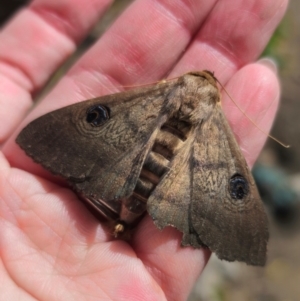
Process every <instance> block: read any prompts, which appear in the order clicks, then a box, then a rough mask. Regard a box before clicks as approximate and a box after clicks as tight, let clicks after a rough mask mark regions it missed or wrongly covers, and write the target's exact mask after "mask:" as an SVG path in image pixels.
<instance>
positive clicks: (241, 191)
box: [229, 174, 249, 200]
mask: <svg viewBox="0 0 300 301" xmlns="http://www.w3.org/2000/svg"><path fill="white" fill-rule="evenodd" d="M229 192H230V195H231V197H232V198H233V199H236V200H241V199H243V198H244V197H245V196H247V194H248V192H249V185H248V182H247V180H246V179H245V178H244V177H243V176H241V175H239V174H235V175H234V176H232V177H231V178H230V180H229Z"/></svg>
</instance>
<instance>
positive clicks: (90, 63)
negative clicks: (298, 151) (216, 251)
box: [0, 0, 287, 301]
mask: <svg viewBox="0 0 300 301" xmlns="http://www.w3.org/2000/svg"><path fill="white" fill-rule="evenodd" d="M110 2H111V1H110V0H105V1H104V0H64V1H52V0H36V1H33V2H32V3H31V4H30V5H29V6H28V7H26V8H24V9H23V10H22V11H20V12H19V13H18V14H17V15H16V16H14V18H13V19H12V20H11V21H10V22H9V23H8V24H7V25H6V26H5V27H4V28H3V30H2V32H1V33H0V96H1V98H0V99H1V100H0V106H1V108H0V122H1V127H0V141H1V145H2V153H1V156H0V231H1V232H0V256H1V268H0V278H1V282H0V283H1V284H0V291H1V297H2V298H4V299H5V300H22V301H23V300H118V301H120V300H134V301H135V300H143V301H147V300H155V301H157V300H174V301H177V300H186V299H187V296H188V294H189V292H190V291H191V288H192V286H193V285H194V283H195V281H196V279H197V278H198V276H199V275H200V274H201V272H202V271H203V269H204V267H205V265H206V263H207V261H208V259H209V256H210V252H209V250H207V249H200V250H194V249H193V248H190V247H186V248H181V247H180V240H181V234H180V233H179V232H178V231H177V230H176V229H173V228H170V227H168V228H166V229H164V230H163V231H159V230H158V229H156V228H155V226H154V225H153V223H152V220H151V219H150V218H149V217H148V216H146V217H145V218H144V219H143V220H142V221H141V223H140V224H139V225H138V227H137V229H136V231H135V233H134V235H133V237H132V239H131V241H130V242H124V241H120V240H113V239H112V237H111V235H110V234H109V233H108V230H107V228H105V226H103V225H101V223H99V221H98V220H97V219H95V217H94V216H93V215H91V213H90V212H89V211H88V210H87V209H86V208H85V207H84V205H83V204H82V203H81V202H79V201H78V199H77V197H76V195H75V194H74V193H73V192H72V191H71V190H69V189H68V188H66V187H65V186H63V185H61V184H60V183H57V181H56V179H55V178H54V177H52V176H51V175H49V173H47V172H45V171H44V170H43V169H42V168H41V167H40V166H38V165H37V164H34V163H33V162H32V160H31V159H30V158H28V157H27V156H26V155H25V153H24V152H23V151H22V150H21V149H20V148H19V147H18V146H17V145H16V143H15V137H16V135H17V134H18V133H19V131H20V130H21V129H22V128H23V127H24V125H25V124H27V123H28V122H29V121H31V120H33V119H35V118H36V117H38V116H40V115H42V114H44V113H46V112H49V111H52V110H54V109H56V108H60V107H64V106H66V105H69V104H72V103H76V102H78V101H82V100H84V99H89V98H93V97H96V96H100V95H104V94H108V93H113V92H117V91H122V87H124V86H134V85H141V84H144V83H151V82H154V81H157V80H159V79H162V78H165V77H166V75H167V74H168V75H169V76H177V75H180V74H182V73H184V72H187V71H191V70H203V69H206V70H211V71H214V73H215V76H216V77H217V78H218V80H219V81H220V82H221V83H222V84H223V85H224V86H225V88H226V90H227V91H229V93H230V95H231V97H232V98H233V99H234V100H235V102H236V103H237V104H238V105H239V107H240V108H241V109H242V110H243V111H245V113H246V114H247V115H248V116H249V117H250V118H251V119H253V120H254V121H255V123H256V124H257V126H258V127H260V128H262V129H263V130H264V131H266V132H268V131H269V129H270V127H271V125H272V122H273V119H274V116H275V113H276V110H277V106H278V101H279V94H280V91H279V84H278V78H277V75H276V70H275V68H274V67H272V64H268V63H266V62H265V61H258V62H255V60H256V59H257V58H258V56H259V55H260V53H261V52H262V50H263V49H264V47H265V45H266V44H267V42H268V40H269V38H270V36H271V35H272V32H273V31H274V29H275V28H276V26H277V25H278V23H279V22H280V20H281V18H282V16H283V14H284V12H285V9H286V6H287V1H284V0H272V1H271V0H237V1H231V0H219V1H217V0H190V1H187V0H174V1H166V0H162V1H154V0H137V1H135V2H134V3H133V4H132V5H131V6H130V7H129V8H128V9H127V10H126V11H125V12H124V13H123V14H122V15H121V16H120V17H119V18H118V20H117V21H116V22H115V23H114V25H113V26H112V27H111V28H109V29H108V31H107V32H106V33H105V34H104V36H103V37H102V38H101V39H100V40H99V41H98V42H97V43H96V44H95V45H94V46H93V47H92V48H91V49H90V50H89V51H87V52H86V53H85V54H84V55H83V57H81V58H80V59H79V60H78V62H77V63H76V64H75V65H74V67H73V68H72V69H71V70H70V71H69V72H68V73H67V74H66V75H65V76H64V77H63V78H62V79H61V81H60V82H59V83H58V84H57V85H56V87H55V88H54V89H53V90H52V91H51V92H50V93H49V94H48V95H47V96H46V97H45V98H44V99H43V100H42V101H41V102H40V103H39V104H38V105H37V106H36V107H35V108H34V110H32V111H31V112H30V113H29V114H27V111H28V110H29V108H30V107H31V105H32V96H33V95H35V93H36V92H37V91H39V90H40V89H41V88H42V87H43V85H44V84H45V83H46V81H47V80H48V79H49V77H50V76H51V74H52V73H53V72H54V71H55V69H56V68H58V67H59V66H60V65H61V63H62V62H63V61H64V60H65V59H66V58H67V57H68V56H69V55H70V54H72V52H73V51H74V50H75V49H76V45H77V44H78V43H79V42H80V40H81V39H82V38H83V37H84V36H85V35H86V34H87V32H88V30H89V29H90V28H91V26H92V25H93V24H94V23H95V22H96V20H97V18H98V16H100V15H102V14H103V13H104V12H105V10H106V8H107V6H108V5H109V4H110ZM222 106H223V109H224V111H225V114H226V117H227V118H228V120H229V123H230V125H231V127H232V129H233V132H234V134H235V136H236V138H237V141H238V143H239V144H240V147H241V150H242V151H243V154H244V155H245V158H246V160H247V162H248V164H249V165H250V166H252V164H253V163H254V161H255V159H256V158H257V156H258V154H259V152H260V150H261V148H262V146H263V144H264V142H265V140H266V138H267V137H266V135H265V134H263V133H262V132H261V131H259V130H258V129H257V127H255V126H254V125H253V124H252V123H251V121H250V120H249V119H247V118H245V116H244V115H243V113H242V112H241V110H240V109H239V108H237V106H236V105H235V104H234V103H233V102H232V101H231V100H230V99H229V98H228V97H227V96H226V95H225V94H224V95H223V100H222ZM0 299H1V298H0Z"/></svg>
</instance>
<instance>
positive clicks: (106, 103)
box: [17, 82, 172, 200]
mask: <svg viewBox="0 0 300 301" xmlns="http://www.w3.org/2000/svg"><path fill="white" fill-rule="evenodd" d="M170 85H172V82H170V83H166V84H164V85H160V86H159V87H157V86H152V87H149V88H143V89H136V90H133V91H127V92H123V93H120V94H115V95H108V96H104V97H99V98H95V99H91V100H88V101H84V102H81V103H77V104H74V105H71V106H68V107H64V108H62V109H59V110H56V111H53V112H50V113H48V114H46V115H44V116H41V117H40V118H38V119H36V120H34V121H32V122H31V123H30V124H29V125H27V126H26V127H25V128H24V129H23V130H22V132H21V133H20V134H19V136H18V137H17V143H18V144H19V145H20V146H21V148H23V149H24V150H25V152H26V153H27V154H28V155H29V156H30V157H32V158H33V160H34V161H35V162H37V163H40V164H41V165H42V166H43V167H45V168H46V169H48V170H50V171H51V172H52V173H54V174H58V175H60V176H62V177H64V178H66V179H67V180H68V181H69V182H70V183H71V184H72V185H73V186H74V187H75V189H77V190H78V191H80V192H83V194H84V195H85V196H92V197H94V198H102V199H106V200H109V199H114V198H121V197H126V196H129V195H130V194H131V192H132V190H133V189H134V187H135V184H136V181H137V178H138V176H139V174H140V170H141V167H142V164H143V161H144V160H145V156H146V155H147V152H148V151H149V150H150V148H151V147H152V144H153V141H154V138H155V134H156V130H157V129H159V127H160V126H161V125H162V124H163V123H164V122H165V120H166V119H167V118H168V115H169V114H170V111H172V104H171V103H170V102H168V101H166V100H165V96H164V95H165V93H166V90H168V89H170ZM98 105H101V106H102V107H105V108H106V109H107V110H108V112H109V114H110V118H109V119H108V120H107V122H105V123H104V124H102V125H100V126H91V125H90V124H89V123H88V122H87V111H88V110H89V108H91V107H93V106H98Z"/></svg>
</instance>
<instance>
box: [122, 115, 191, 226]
mask: <svg viewBox="0 0 300 301" xmlns="http://www.w3.org/2000/svg"><path fill="white" fill-rule="evenodd" d="M191 127H192V126H191V125H190V124H189V123H187V122H185V121H180V120H178V119H175V118H171V119H170V120H168V121H167V122H166V123H165V124H163V126H162V127H161V129H160V130H159V131H158V133H157V136H156V138H155V142H154V144H153V147H152V149H151V151H150V152H149V154H148V155H147V158H146V160H145V162H144V164H143V167H142V170H141V173H140V176H139V179H138V181H137V184H136V186H135V189H134V192H133V194H132V195H131V196H130V197H129V198H128V199H126V200H123V202H122V203H123V206H122V210H121V214H120V219H121V221H124V222H125V223H126V224H131V223H133V222H135V221H136V220H137V218H138V217H139V216H141V215H143V213H145V212H146V209H147V200H148V198H149V196H150V195H151V193H152V192H153V191H154V190H155V187H156V186H157V185H158V184H159V182H160V180H161V178H162V177H163V176H164V174H165V173H166V172H167V171H168V170H169V168H170V163H171V162H172V159H173V158H174V156H176V153H177V151H178V150H179V149H180V148H181V147H182V146H183V144H184V143H185V141H186V139H187V137H188V135H189V132H190V130H191Z"/></svg>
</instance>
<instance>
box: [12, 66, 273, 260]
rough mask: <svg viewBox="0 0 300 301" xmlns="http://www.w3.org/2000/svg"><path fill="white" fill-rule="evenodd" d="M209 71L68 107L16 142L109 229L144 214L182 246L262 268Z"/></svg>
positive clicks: (259, 238)
mask: <svg viewBox="0 0 300 301" xmlns="http://www.w3.org/2000/svg"><path fill="white" fill-rule="evenodd" d="M219 103H220V92H219V90H218V87H217V84H216V80H215V78H214V76H213V74H212V73H211V72H209V71H203V72H191V73H187V74H185V75H183V76H181V77H178V78H176V79H172V80H166V81H163V82H160V83H158V84H155V85H152V86H147V87H143V88H138V89H134V90H131V91H126V92H122V93H118V94H114V95H109V96H104V97H99V98H96V99H92V100H88V101H84V102H81V103H78V104H74V105H71V106H68V107H65V108H62V109H59V110H56V111H53V112H51V113H48V114H46V115H44V116H42V117H40V118H38V119H37V120H34V121H33V122H31V123H30V124H29V125H27V126H26V127H25V128H24V129H23V130H22V132H21V133H20V134H19V136H18V137H17V143H18V144H19V145H20V146H21V148H22V149H24V150H25V152H26V153H27V155H29V156H30V157H32V158H33V160H34V161H36V162H38V163H40V164H41V165H42V166H44V167H45V168H46V169H48V170H50V171H51V172H52V173H54V174H58V175H60V176H62V177H64V178H65V179H67V180H68V182H69V183H70V184H71V186H72V187H73V188H74V189H75V190H76V191H77V192H78V193H79V195H80V196H81V197H82V198H83V199H84V200H85V201H87V202H89V203H90V204H92V205H93V207H94V208H95V209H96V210H97V211H99V212H100V213H102V214H103V215H104V216H105V217H107V218H108V219H109V220H110V221H111V222H113V223H114V224H115V231H114V234H115V235H119V234H120V233H121V232H122V231H127V230H128V229H130V228H132V227H133V226H134V225H135V224H136V223H137V222H138V221H139V219H140V218H141V217H142V216H143V215H144V214H145V212H146V210H148V212H149V214H150V216H151V217H152V218H153V219H154V221H155V224H156V225H157V226H158V227H159V228H163V227H165V226H168V225H170V226H174V227H176V228H177V229H179V230H180V231H181V232H183V240H182V244H183V245H191V246H193V247H196V248H198V247H201V246H208V247H209V248H210V249H211V250H212V251H214V252H216V254H217V255H218V256H219V257H220V258H221V259H226V260H229V261H233V260H239V261H244V262H246V263H248V264H254V265H262V264H264V262H265V258H266V244H267V236H268V234H267V220H266V216H265V213H264V210H263V206H262V204H261V201H260V199H259V196H258V194H257V191H256V188H255V185H253V179H252V177H251V174H250V172H249V170H248V168H247V165H246V162H245V160H244V158H243V157H242V155H241V152H240V150H239V147H238V145H237V143H236V142H235V140H234V137H233V134H232V133H231V130H230V127H229V126H228V124H227V121H226V119H225V118H224V116H223V114H222V111H221V109H220V105H219Z"/></svg>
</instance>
